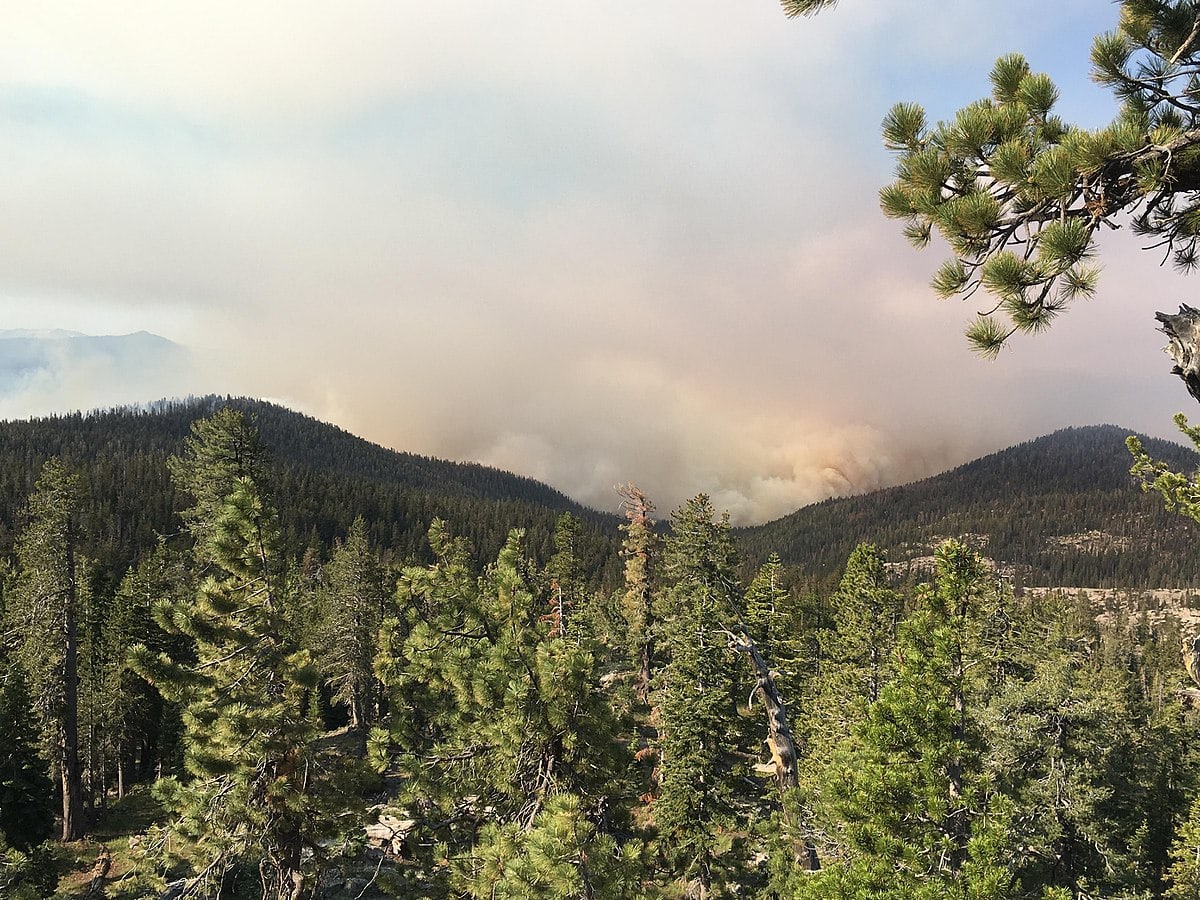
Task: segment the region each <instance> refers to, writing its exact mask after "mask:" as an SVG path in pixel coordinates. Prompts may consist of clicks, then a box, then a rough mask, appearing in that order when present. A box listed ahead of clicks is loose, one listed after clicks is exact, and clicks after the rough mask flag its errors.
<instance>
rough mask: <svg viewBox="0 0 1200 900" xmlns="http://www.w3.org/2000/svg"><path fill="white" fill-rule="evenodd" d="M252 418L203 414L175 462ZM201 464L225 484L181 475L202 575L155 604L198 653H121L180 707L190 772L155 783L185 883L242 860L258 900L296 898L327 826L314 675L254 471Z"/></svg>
mask: <svg viewBox="0 0 1200 900" xmlns="http://www.w3.org/2000/svg"><path fill="white" fill-rule="evenodd" d="M248 429H249V426H248V425H247V424H246V423H245V422H244V420H241V419H240V417H236V416H221V417H219V418H217V419H214V420H211V422H210V423H209V425H206V426H203V427H200V428H197V429H196V432H195V434H194V436H193V438H192V439H191V441H190V442H189V444H188V446H187V450H186V453H185V457H183V458H181V461H180V462H179V463H178V464H176V469H177V470H178V471H188V472H197V471H200V470H202V469H204V468H206V466H207V463H206V461H208V460H212V459H213V458H220V454H219V453H215V452H214V450H219V449H220V448H222V447H226V446H228V445H230V444H231V443H233V444H236V445H238V446H253V445H254V437H253V434H252V433H251V432H250V431H249V430H248ZM239 465H240V463H239ZM209 471H210V475H211V477H212V478H213V480H214V482H216V483H218V485H219V487H220V490H224V491H226V494H225V495H224V497H223V498H222V499H221V500H220V501H218V500H216V496H217V495H216V493H214V490H213V485H204V486H198V485H196V483H195V482H194V481H192V482H189V484H191V485H193V486H196V487H197V490H198V491H199V494H198V495H197V499H198V503H197V506H196V507H194V508H193V509H194V510H197V513H196V518H194V519H193V529H192V530H193V534H194V536H195V537H196V539H197V549H196V556H197V559H198V561H199V562H200V563H201V564H202V565H204V566H205V567H206V573H205V576H204V578H203V580H202V581H201V583H200V585H199V588H198V590H197V593H196V597H195V598H194V600H193V601H190V602H189V601H182V600H165V601H163V602H161V603H160V604H159V605H158V606H157V607H156V610H155V614H156V617H157V619H158V621H159V624H160V625H161V626H162V628H163V629H164V630H165V631H166V632H168V633H170V634H176V635H180V636H184V637H187V638H189V639H191V640H192V641H193V642H194V645H195V658H194V660H188V659H182V660H181V659H178V658H171V657H170V656H168V655H167V654H166V653H162V652H159V653H157V654H155V653H154V652H153V651H152V650H151V649H150V648H149V647H147V646H145V645H141V646H137V647H135V648H133V650H132V651H131V661H132V663H133V665H134V667H135V668H136V669H137V670H138V671H139V672H141V673H142V674H143V675H144V676H145V677H146V678H148V679H149V680H150V681H151V682H152V683H154V684H155V685H156V686H157V687H158V688H159V690H160V691H161V692H162V694H163V695H164V696H165V697H167V698H168V699H170V700H172V701H174V702H177V703H180V704H181V705H182V706H183V709H184V713H183V722H184V726H185V767H186V770H187V774H188V775H189V778H188V779H187V780H176V779H166V780H164V781H162V782H160V783H159V785H158V794H159V796H160V798H161V799H162V800H163V802H164V805H165V806H166V807H167V808H168V809H169V810H171V812H172V813H173V815H174V816H175V821H174V823H173V825H172V832H173V833H174V835H176V837H177V838H178V839H181V840H182V846H178V847H176V848H174V850H173V855H174V854H178V855H179V856H180V859H181V860H182V861H186V862H188V863H190V864H191V866H192V868H193V870H194V871H195V873H196V874H195V876H194V877H193V879H192V880H191V881H190V882H189V887H190V889H191V890H193V891H195V892H197V893H200V894H203V895H205V896H218V895H219V894H220V893H221V892H222V890H223V889H224V886H226V885H229V884H232V883H234V882H236V881H237V880H238V879H239V878H241V877H243V874H242V873H244V872H245V871H246V869H247V867H251V868H253V869H256V870H257V871H258V873H259V874H260V877H261V882H262V890H263V897H264V898H265V897H268V896H271V897H279V898H293V897H299V896H303V895H304V893H305V891H306V887H305V885H306V882H311V879H312V877H313V875H312V873H311V872H310V871H308V870H309V869H311V868H313V867H314V866H315V865H316V864H317V863H319V860H320V853H321V851H320V848H319V846H318V844H317V838H318V837H319V835H320V834H321V832H322V829H323V828H324V822H323V821H322V817H321V816H320V815H319V808H318V807H317V805H316V804H315V802H314V798H313V794H314V785H313V779H314V778H315V776H316V771H315V766H314V765H313V763H314V760H313V758H312V752H311V743H312V739H313V734H312V733H311V730H310V726H309V724H308V721H307V719H306V717H305V716H304V714H303V711H304V702H305V699H306V698H307V697H308V696H309V694H310V692H311V689H312V687H313V685H314V684H315V681H316V673H315V671H313V669H312V667H311V666H310V664H309V660H308V655H307V654H306V653H304V652H302V651H300V650H298V649H297V647H296V646H295V645H294V644H293V643H292V642H291V641H290V640H288V638H287V636H286V632H287V629H286V628H285V627H284V621H283V619H282V610H283V603H282V597H281V596H280V590H281V586H282V580H281V578H280V576H279V571H278V561H277V555H276V554H277V550H276V548H277V546H278V530H277V528H278V526H277V524H276V519H275V513H274V510H273V509H272V508H271V507H270V505H269V504H268V503H267V502H266V501H265V500H264V498H263V496H262V494H261V492H260V491H259V489H258V485H257V484H256V483H255V481H254V480H253V478H252V477H251V476H250V475H248V474H236V475H233V476H232V477H226V476H227V474H228V472H227V471H226V470H224V469H221V468H220V467H219V466H216V467H211V468H209ZM238 471H239V472H240V471H242V470H241V469H239V470H238ZM246 471H251V470H250V469H247V470H246ZM189 477H190V476H189ZM201 510H202V512H201ZM203 517H208V518H203ZM314 851H315V853H316V855H315V856H313V857H311V858H308V859H307V860H306V855H305V854H306V852H309V853H311V852H314Z"/></svg>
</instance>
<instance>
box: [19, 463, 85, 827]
mask: <svg viewBox="0 0 1200 900" xmlns="http://www.w3.org/2000/svg"><path fill="white" fill-rule="evenodd" d="M78 507H79V479H78V476H76V475H74V474H73V473H71V472H70V471H69V470H68V469H67V467H66V466H65V465H63V463H62V462H60V461H59V460H57V459H51V460H50V461H48V462H47V463H46V464H45V465H44V466H43V467H42V473H41V477H40V478H39V479H38V482H37V486H36V488H35V490H34V493H33V495H32V496H31V497H30V498H29V523H28V525H27V526H26V527H25V529H24V530H23V531H22V532H21V534H20V535H19V536H18V539H17V546H16V555H17V564H18V574H17V576H16V578H15V580H14V582H13V585H12V588H11V590H10V592H9V593H8V595H7V597H6V607H5V615H6V618H7V626H8V630H9V632H10V633H11V634H13V635H15V637H16V649H15V654H14V660H15V662H16V663H17V664H18V665H20V666H21V667H22V668H23V669H24V671H25V673H26V674H27V676H28V678H29V684H30V690H31V693H32V695H33V699H34V709H35V711H36V715H37V718H38V722H39V725H40V729H41V733H42V740H43V744H44V746H45V747H46V749H47V751H48V752H49V753H50V754H51V758H52V760H53V764H54V769H55V771H56V773H57V776H58V780H59V781H60V783H61V786H62V839H63V840H64V841H74V840H78V839H79V838H80V837H82V836H83V834H84V832H85V823H84V813H83V778H82V767H81V765H80V755H79V619H80V613H81V604H82V601H83V598H82V593H83V592H82V589H81V584H82V582H83V578H82V574H83V573H82V572H81V571H80V567H79V565H78V563H79V560H78V556H77V547H78V541H79V538H78V528H77V524H76V515H77V511H78Z"/></svg>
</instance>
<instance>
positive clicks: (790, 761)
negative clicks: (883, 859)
mask: <svg viewBox="0 0 1200 900" xmlns="http://www.w3.org/2000/svg"><path fill="white" fill-rule="evenodd" d="M730 644H731V645H732V646H733V647H734V648H735V649H737V650H740V651H742V652H743V653H745V654H746V656H747V657H748V658H749V660H750V665H751V666H753V668H754V679H755V689H756V691H757V692H758V693H759V694H760V695H761V696H762V698H763V706H764V707H765V708H766V711H767V747H768V749H770V751H771V762H772V763H774V765H775V783H776V785H777V786H778V787H779V792H780V793H781V794H782V793H785V792H786V791H789V790H791V789H793V788H795V787H799V785H800V777H799V773H798V772H797V770H796V764H797V758H798V754H797V753H796V742H795V740H794V739H793V738H792V730H791V728H789V727H788V721H787V704H786V703H785V702H784V700H783V697H782V696H781V695H780V693H779V688H778V686H777V685H776V684H775V676H774V675H772V674H771V667H770V666H768V665H767V663H766V660H764V659H763V656H762V653H760V652H759V650H758V646H757V645H756V644H755V643H754V641H753V639H751V637H750V635H748V634H746V633H745V632H744V631H743V632H741V633H739V634H736V635H732V636H731V640H730ZM803 865H804V867H805V868H806V869H807V870H808V871H810V872H815V871H817V870H818V869H820V868H821V862H820V860H819V859H818V858H817V848H816V847H815V846H813V844H811V843H809V842H805V845H804V853H803Z"/></svg>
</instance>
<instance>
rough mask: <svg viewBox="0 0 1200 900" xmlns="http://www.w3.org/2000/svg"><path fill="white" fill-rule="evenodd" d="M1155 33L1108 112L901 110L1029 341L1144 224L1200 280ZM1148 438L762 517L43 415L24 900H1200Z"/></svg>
mask: <svg viewBox="0 0 1200 900" xmlns="http://www.w3.org/2000/svg"><path fill="white" fill-rule="evenodd" d="M864 3H869V0H845V5H846V6H852V5H861V4H864ZM782 5H783V8H784V11H785V12H786V13H787V14H788V15H790V16H793V17H795V16H804V17H809V16H814V15H817V14H820V15H822V16H825V15H829V16H838V15H843V14H847V11H844V10H836V9H832V10H831V9H829V7H832V6H834V5H835V4H834V3H833V2H831V0H783V3H782ZM1119 7H1120V19H1119V25H1118V27H1117V29H1116V30H1115V31H1113V32H1111V33H1107V34H1102V35H1100V36H1099V37H1097V38H1096V42H1095V45H1094V47H1093V51H1092V57H1091V59H1092V66H1093V73H1092V77H1093V79H1094V80H1095V81H1097V82H1099V83H1100V84H1101V85H1103V86H1105V87H1107V88H1109V89H1111V91H1112V92H1113V94H1114V96H1115V97H1116V99H1117V101H1118V102H1119V104H1120V106H1119V112H1118V113H1117V115H1116V118H1115V119H1114V120H1113V121H1112V122H1111V123H1110V124H1108V125H1106V126H1104V127H1101V128H1098V129H1089V128H1084V127H1078V126H1073V125H1071V124H1069V123H1066V122H1064V121H1063V120H1061V119H1060V118H1059V117H1058V116H1057V114H1056V113H1055V112H1054V104H1055V103H1056V101H1057V99H1058V92H1057V88H1056V87H1055V85H1054V84H1053V83H1052V82H1051V80H1050V79H1049V77H1048V76H1046V75H1042V74H1038V73H1035V72H1033V71H1032V70H1031V68H1030V66H1029V64H1028V63H1027V62H1026V61H1025V59H1024V58H1022V57H1020V56H1017V55H1015V54H1014V55H1009V56H1005V57H1002V58H1001V59H1000V60H998V61H997V62H996V63H995V65H994V67H993V69H992V72H991V78H990V82H991V85H992V94H991V96H989V97H986V98H984V99H981V100H979V101H978V102H976V103H974V104H971V105H970V106H967V107H965V108H964V109H962V110H960V111H959V112H958V113H957V114H956V115H955V116H954V117H952V118H949V119H947V120H946V121H939V122H938V123H937V124H930V123H929V122H928V121H927V119H926V114H925V111H924V109H923V108H922V107H920V106H918V105H916V104H912V103H900V104H897V105H896V106H894V107H893V108H892V109H891V111H890V112H889V113H888V115H887V117H886V119H885V120H884V122H883V140H884V145H885V147H886V148H887V150H888V151H889V152H891V153H892V155H893V156H894V158H895V164H896V168H895V181H894V182H893V183H891V184H889V185H886V186H884V187H883V188H882V190H881V191H880V192H879V202H880V205H881V207H882V210H883V213H884V215H885V216H887V217H888V218H891V219H896V220H899V221H900V222H901V223H902V227H903V229H904V236H905V237H906V238H907V239H908V240H909V241H910V242H911V243H912V244H914V245H915V246H917V247H925V246H927V245H929V244H931V242H932V243H934V244H935V245H936V246H940V247H942V249H943V250H945V249H948V250H949V259H948V260H947V261H946V262H945V263H943V264H942V265H941V266H940V267H939V268H937V269H936V270H935V272H934V275H933V282H932V286H933V290H934V292H936V293H937V294H939V295H941V296H943V297H967V298H972V300H971V302H972V303H973V304H974V305H975V306H980V307H982V308H981V311H980V312H979V314H978V315H977V316H976V317H975V319H974V320H973V321H972V323H971V324H970V325H969V327H968V330H967V339H968V342H969V343H970V345H971V346H972V348H973V349H974V350H976V351H978V352H979V353H980V354H982V355H984V356H995V355H996V354H998V353H1000V352H1001V350H1002V349H1003V348H1004V347H1006V346H1008V345H1009V344H1010V343H1011V342H1013V341H1016V342H1020V341H1024V340H1032V339H1033V338H1032V337H1031V336H1032V335H1034V334H1035V333H1037V332H1040V331H1043V330H1044V329H1045V328H1047V327H1048V326H1049V325H1050V323H1051V321H1052V320H1054V319H1055V318H1056V317H1057V316H1058V314H1059V313H1061V312H1063V311H1064V310H1066V309H1067V308H1068V307H1069V306H1071V305H1072V304H1074V303H1076V301H1081V300H1083V299H1085V298H1087V297H1089V296H1091V295H1092V294H1093V293H1094V292H1095V291H1096V286H1097V284H1098V283H1099V280H1100V279H1101V277H1102V276H1101V273H1100V269H1099V267H1098V266H1097V265H1095V264H1094V262H1093V258H1094V257H1095V256H1096V255H1097V253H1098V250H1099V245H1098V240H1099V237H1098V235H1099V234H1100V233H1101V231H1102V229H1110V228H1111V229H1115V228H1116V227H1117V225H1123V226H1126V227H1127V230H1128V231H1132V232H1133V233H1134V234H1136V235H1138V236H1139V237H1141V238H1144V239H1146V240H1147V241H1148V242H1150V243H1151V244H1152V246H1153V248H1154V249H1155V250H1157V251H1159V252H1162V253H1165V254H1166V259H1167V260H1168V261H1169V262H1171V263H1173V264H1174V265H1175V266H1176V267H1177V268H1178V269H1180V270H1181V271H1185V272H1186V271H1190V270H1192V269H1194V268H1196V266H1197V262H1198V257H1197V253H1198V248H1200V245H1198V241H1200V100H1198V99H1197V95H1198V92H1200V3H1198V2H1195V0H1121V2H1120V3H1119ZM1107 246H1108V245H1106V247H1107ZM1158 322H1159V324H1160V326H1161V328H1162V331H1163V332H1164V333H1165V334H1166V335H1167V337H1168V340H1169V341H1170V344H1169V348H1168V349H1169V352H1170V353H1171V356H1172V360H1173V362H1174V363H1175V368H1174V370H1173V373H1172V374H1173V375H1176V376H1179V377H1180V378H1181V379H1182V380H1183V382H1184V385H1185V386H1186V388H1187V389H1188V390H1189V391H1190V392H1191V393H1192V395H1193V396H1194V397H1197V398H1200V364H1197V362H1196V360H1200V313H1198V312H1197V311H1196V310H1195V309H1191V308H1190V307H1187V306H1184V307H1182V308H1181V310H1180V312H1179V314H1178V315H1174V314H1166V313H1159V314H1158ZM915 353H916V351H914V355H915ZM1169 382H1170V383H1169V384H1168V385H1167V386H1168V387H1170V388H1179V385H1178V383H1177V382H1175V381H1174V379H1173V378H1172V379H1169ZM930 402H934V401H932V400H931V401H930ZM1177 424H1178V426H1179V428H1180V430H1181V432H1182V434H1183V436H1184V438H1185V439H1186V440H1187V441H1188V442H1189V443H1190V444H1192V445H1193V446H1194V447H1195V448H1196V449H1197V450H1200V428H1197V427H1195V426H1192V425H1189V424H1188V421H1187V419H1186V417H1184V416H1180V417H1178V419H1177ZM1126 434H1127V432H1126V431H1124V430H1122V429H1116V428H1113V427H1111V426H1103V427H1099V426H1097V427H1087V428H1076V429H1069V430H1066V431H1062V432H1057V433H1055V434H1053V435H1050V436H1048V437H1046V438H1042V439H1039V440H1037V441H1032V442H1030V443H1028V444H1024V445H1021V446H1018V447H1014V448H1010V449H1009V450H1006V451H1002V452H1000V453H997V454H994V455H992V456H989V457H986V458H984V459H980V460H977V461H976V462H974V463H970V464H967V465H964V466H962V467H960V468H958V469H955V470H953V471H951V472H948V473H945V474H944V475H941V476H937V477H933V478H928V479H926V480H924V481H920V482H916V483H913V484H908V485H902V486H899V487H893V488H888V489H886V490H881V491H876V492H873V493H871V494H867V495H864V496H861V497H842V498H837V499H829V500H826V501H823V502H821V503H816V504H812V505H811V506H808V507H805V508H803V509H801V510H799V511H797V512H796V513H794V514H792V515H789V516H785V517H783V518H781V519H778V520H775V521H772V522H768V523H767V524H765V525H758V526H755V527H745V528H742V527H734V525H733V524H732V522H731V519H730V516H729V515H728V514H727V513H726V512H725V511H724V510H722V509H720V508H719V507H718V506H717V505H716V504H714V502H713V501H712V500H711V499H710V496H709V495H706V494H699V495H697V496H695V497H694V498H692V499H690V500H688V501H686V502H684V503H682V504H681V505H679V506H678V507H677V508H675V509H670V510H664V509H658V508H656V504H655V500H654V498H653V497H652V496H648V494H647V493H646V492H645V491H644V490H643V489H642V488H641V487H639V486H638V485H637V484H636V483H632V482H628V483H623V484H621V485H619V486H617V487H616V488H615V490H614V493H613V497H612V504H611V507H610V509H609V510H608V511H597V510H594V509H591V508H589V507H587V506H584V505H581V504H579V503H576V502H574V501H573V500H571V499H570V498H568V497H567V496H565V495H564V494H561V493H559V492H558V491H556V490H554V489H553V488H550V487H548V486H546V485H545V484H542V483H540V482H538V481H535V480H533V479H530V478H523V477H520V476H517V475H512V474H510V473H508V472H504V471H500V470H497V469H492V468H487V467H485V466H482V465H476V464H465V463H450V462H443V461H441V460H438V459H434V458H431V457H425V456H418V455H414V454H406V453H398V452H394V451H390V450H385V449H384V448H383V447H379V446H376V445H372V444H368V443H367V442H366V441H363V440H360V439H359V438H356V437H354V436H353V435H351V434H349V433H348V432H345V431H342V430H340V429H338V428H336V427H334V426H331V425H326V424H324V423H321V422H318V421H316V420H315V419H311V418H309V417H307V416H305V415H301V414H299V413H292V412H290V411H288V410H286V409H283V408H282V407H280V406H276V405H274V404H271V403H267V402H264V401H255V400H246V399H235V398H231V397H224V398H222V397H219V396H208V397H202V398H194V397H193V398H189V399H187V400H164V401H159V402H156V403H151V404H149V405H146V406H142V407H121V408H112V409H107V410H103V411H97V412H93V413H88V414H83V413H77V414H73V415H60V416H49V417H45V418H30V419H27V420H19V421H4V422H0V900H40V898H56V900H71V898H75V900H101V898H108V900H136V898H156V900H184V898H203V900H218V898H220V900H258V898H261V900H385V898H433V900H535V898H536V900H609V898H611V900H648V898H663V900H720V898H764V900H803V898H813V900H817V898H825V900H833V898H883V900H943V898H950V900H1092V898H1124V900H1157V898H1166V900H1187V898H1191V900H1197V898H1200V739H1198V738H1200V636H1198V632H1197V623H1198V622H1200V614H1196V609H1197V608H1198V607H1200V581H1198V580H1197V579H1198V575H1197V573H1198V572H1200V541H1198V540H1197V534H1198V532H1197V528H1200V470H1198V469H1197V461H1198V459H1200V457H1198V456H1197V453H1196V451H1195V450H1193V449H1191V448H1185V447H1183V446H1180V445H1178V444H1173V443H1170V442H1166V441H1161V440H1154V439H1151V438H1147V437H1140V436H1131V437H1128V438H1127V439H1126ZM630 439H631V440H634V439H636V436H635V437H631V438H630ZM1191 473H1195V474H1191ZM1168 588H1170V589H1174V590H1175V591H1176V592H1177V593H1178V594H1179V597H1180V599H1179V600H1178V601H1177V602H1174V605H1167V604H1165V603H1159V602H1158V601H1157V600H1155V599H1154V598H1155V594H1154V593H1153V590H1152V589H1168ZM1100 589H1103V590H1105V591H1108V592H1109V593H1108V594H1107V595H1105V596H1106V599H1104V600H1103V601H1098V600H1097V599H1096V596H1097V595H1096V594H1095V593H1089V591H1095V590H1100ZM1193 592H1195V593H1193Z"/></svg>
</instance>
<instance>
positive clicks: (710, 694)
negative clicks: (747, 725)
mask: <svg viewBox="0 0 1200 900" xmlns="http://www.w3.org/2000/svg"><path fill="white" fill-rule="evenodd" d="M736 564H737V557H736V553H735V551H734V549H733V545H732V544H731V543H730V540H729V522H728V519H727V518H725V519H722V520H720V521H714V511H713V508H712V504H711V503H710V501H709V499H708V497H706V496H704V495H701V496H699V497H696V498H695V499H693V500H690V501H688V502H687V503H686V504H684V505H683V506H682V507H680V509H678V510H677V511H676V512H675V514H674V516H673V517H672V520H671V536H670V538H669V539H668V541H667V545H666V550H665V553H664V555H663V568H664V571H665V572H666V573H667V577H668V579H669V583H670V587H669V588H668V589H667V590H666V592H665V594H664V595H663V596H662V597H661V598H660V599H659V604H658V605H659V608H660V609H661V610H662V611H663V617H664V619H666V621H665V622H664V626H663V637H664V643H666V644H667V645H669V646H670V658H669V660H668V661H667V663H666V665H665V666H664V667H663V669H662V672H661V674H660V675H659V676H658V678H657V679H656V681H657V689H656V691H655V697H654V704H655V707H656V708H657V709H658V710H659V716H660V719H661V725H660V727H659V754H660V761H661V766H660V768H661V785H660V789H659V794H658V796H657V798H655V800H654V804H653V813H654V822H655V825H656V826H657V828H658V832H659V840H660V843H661V846H662V849H663V851H664V853H665V854H666V857H667V859H668V860H669V861H670V862H671V864H672V865H673V866H674V868H675V871H676V872H677V873H678V874H679V875H680V876H681V877H683V878H685V879H692V878H695V879H698V881H699V883H700V884H701V885H702V886H703V887H704V889H706V890H707V889H708V888H710V887H711V886H712V885H720V884H722V883H724V882H726V881H728V880H729V879H731V878H736V874H735V872H734V871H729V870H730V869H731V864H730V862H729V859H728V858H727V854H726V853H725V852H724V851H726V850H727V847H728V843H729V841H730V840H731V838H732V837H733V834H734V832H735V830H736V829H737V826H738V825H739V822H738V814H737V810H736V807H735V802H734V801H735V792H734V784H735V783H736V781H737V779H738V777H739V774H740V770H741V768H742V764H740V763H739V762H738V760H737V759H736V758H735V757H734V756H733V754H732V750H733V749H734V748H735V747H736V745H737V737H738V734H739V732H740V730H741V729H740V724H739V723H738V720H737V716H736V708H737V702H738V696H737V695H738V693H739V691H738V688H737V680H736V678H735V676H734V671H735V669H734V665H733V663H734V660H733V658H732V655H731V653H730V651H729V649H728V640H727V637H726V636H725V635H726V632H727V631H728V629H729V628H730V627H731V625H732V624H733V613H734V610H735V609H736V605H735V604H736V601H737V599H738V597H737V595H738V593H740V590H739V588H738V586H737V581H736V575H735V567H736ZM668 611H670V612H669V617H668Z"/></svg>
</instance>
